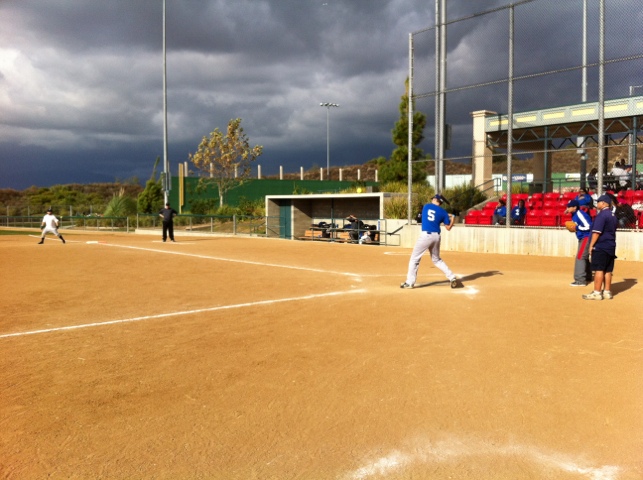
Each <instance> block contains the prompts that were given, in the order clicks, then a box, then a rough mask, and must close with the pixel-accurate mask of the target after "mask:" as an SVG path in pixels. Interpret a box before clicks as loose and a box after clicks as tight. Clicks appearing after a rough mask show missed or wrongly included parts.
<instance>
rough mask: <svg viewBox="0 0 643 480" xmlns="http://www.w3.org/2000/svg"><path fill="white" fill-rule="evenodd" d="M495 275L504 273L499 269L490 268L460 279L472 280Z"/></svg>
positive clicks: (462, 280)
mask: <svg viewBox="0 0 643 480" xmlns="http://www.w3.org/2000/svg"><path fill="white" fill-rule="evenodd" d="M495 275H503V273H502V272H499V271H498V270H489V271H488V272H476V273H472V274H471V275H465V276H464V277H461V278H460V281H461V282H470V281H471V280H477V279H478V278H483V277H493V276H495Z"/></svg>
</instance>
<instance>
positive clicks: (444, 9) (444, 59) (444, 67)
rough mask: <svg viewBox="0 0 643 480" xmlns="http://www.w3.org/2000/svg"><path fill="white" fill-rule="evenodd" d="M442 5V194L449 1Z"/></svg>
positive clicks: (439, 183)
mask: <svg viewBox="0 0 643 480" xmlns="http://www.w3.org/2000/svg"><path fill="white" fill-rule="evenodd" d="M441 1H442V5H441V6H440V17H441V22H440V37H441V40H440V62H441V63H442V66H441V67H440V180H439V182H438V185H439V186H440V192H441V191H442V190H444V150H445V145H444V143H445V142H444V140H445V138H444V134H445V123H446V117H447V96H446V93H445V92H446V88H447V0H441Z"/></svg>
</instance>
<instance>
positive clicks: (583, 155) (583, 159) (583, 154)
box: [577, 0, 587, 188]
mask: <svg viewBox="0 0 643 480" xmlns="http://www.w3.org/2000/svg"><path fill="white" fill-rule="evenodd" d="M581 101H582V102H583V103H585V102H587V0H583V76H582V79H581ZM577 141H578V151H577V153H579V154H580V186H581V188H585V182H586V178H587V150H585V147H584V144H585V137H578V140H577Z"/></svg>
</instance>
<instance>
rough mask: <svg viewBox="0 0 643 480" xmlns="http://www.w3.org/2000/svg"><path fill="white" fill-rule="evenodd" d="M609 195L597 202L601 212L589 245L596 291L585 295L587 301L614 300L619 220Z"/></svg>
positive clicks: (602, 196)
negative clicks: (611, 207) (613, 278)
mask: <svg viewBox="0 0 643 480" xmlns="http://www.w3.org/2000/svg"><path fill="white" fill-rule="evenodd" d="M611 203H612V199H611V198H610V196H609V195H601V196H600V197H598V200H597V201H596V208H598V210H599V212H598V215H596V218H595V219H594V224H593V225H592V237H591V241H590V244H589V254H590V261H591V267H592V270H593V271H594V291H593V292H592V293H589V294H587V295H583V298H584V299H585V300H603V298H605V299H607V300H611V299H612V272H613V271H614V261H615V260H616V226H617V220H616V217H615V216H614V214H613V213H612V210H611V209H610V205H611Z"/></svg>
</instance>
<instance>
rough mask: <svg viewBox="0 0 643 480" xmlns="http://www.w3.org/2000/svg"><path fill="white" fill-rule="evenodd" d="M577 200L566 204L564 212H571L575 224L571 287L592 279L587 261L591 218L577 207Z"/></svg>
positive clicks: (582, 285) (583, 285) (581, 284)
mask: <svg viewBox="0 0 643 480" xmlns="http://www.w3.org/2000/svg"><path fill="white" fill-rule="evenodd" d="M579 207H580V205H579V204H578V200H572V201H570V202H569V203H568V204H567V210H566V211H565V213H567V214H570V213H571V214H572V221H573V222H574V223H575V224H576V238H577V239H578V248H577V250H576V259H575V261H574V281H573V282H572V283H570V286H572V287H585V286H587V283H588V282H591V281H592V268H591V265H590V263H589V243H590V241H591V234H592V231H591V229H592V218H591V217H590V216H589V214H588V213H587V211H586V210H585V209H581V208H579Z"/></svg>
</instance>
